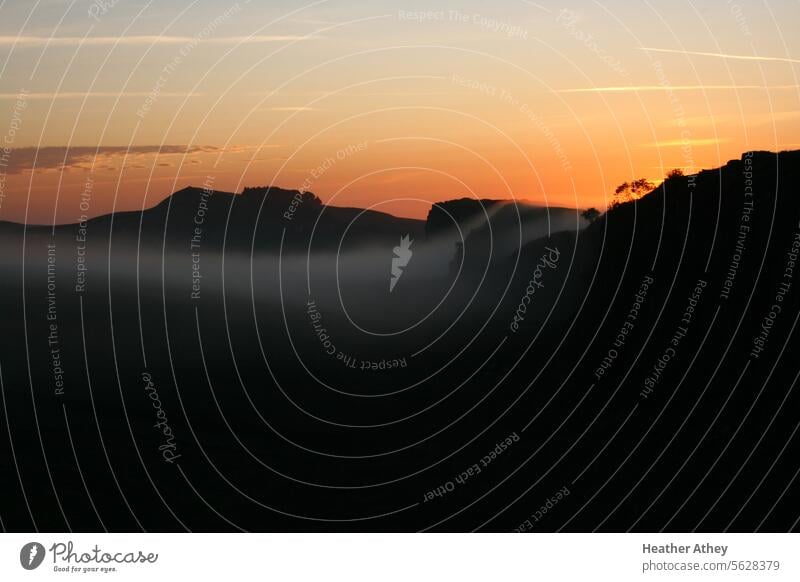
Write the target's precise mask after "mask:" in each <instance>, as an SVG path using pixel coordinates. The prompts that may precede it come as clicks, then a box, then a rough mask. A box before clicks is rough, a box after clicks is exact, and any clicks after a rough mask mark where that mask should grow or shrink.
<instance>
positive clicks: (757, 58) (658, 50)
mask: <svg viewBox="0 0 800 582" xmlns="http://www.w3.org/2000/svg"><path fill="white" fill-rule="evenodd" d="M641 50H643V51H649V52H654V53H669V54H674V55H694V56H698V57H714V58H718V59H729V60H735V61H762V62H770V61H774V62H778V63H800V59H790V58H788V57H762V56H758V55H731V54H727V53H706V52H701V51H682V50H677V49H662V48H650V47H642V48H641Z"/></svg>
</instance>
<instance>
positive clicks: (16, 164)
mask: <svg viewBox="0 0 800 582" xmlns="http://www.w3.org/2000/svg"><path fill="white" fill-rule="evenodd" d="M254 149H256V146H231V147H228V148H220V147H216V146H207V145H200V146H186V145H164V146H159V145H140V146H130V147H128V146H100V147H92V146H76V147H67V146H47V147H41V148H35V147H24V148H16V149H13V150H11V154H10V155H9V157H8V165H7V166H6V167H5V168H4V170H5V172H6V173H7V174H22V173H24V172H29V171H33V170H35V171H37V172H39V171H52V170H57V171H61V170H63V171H71V170H89V169H91V168H92V167H94V168H97V169H105V170H109V169H116V166H117V165H119V163H120V162H122V163H123V164H124V165H125V166H127V167H146V166H145V165H144V164H142V158H143V157H144V156H152V157H153V158H154V163H157V164H158V165H159V166H164V165H172V164H170V162H168V161H166V160H164V159H163V156H177V155H185V156H196V155H199V154H219V153H238V152H245V151H251V150H254Z"/></svg>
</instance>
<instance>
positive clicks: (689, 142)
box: [643, 137, 730, 148]
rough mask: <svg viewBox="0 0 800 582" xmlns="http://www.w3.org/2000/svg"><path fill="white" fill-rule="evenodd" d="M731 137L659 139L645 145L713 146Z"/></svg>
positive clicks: (675, 146)
mask: <svg viewBox="0 0 800 582" xmlns="http://www.w3.org/2000/svg"><path fill="white" fill-rule="evenodd" d="M729 141H730V140H729V139H726V138H716V137H708V138H697V139H671V140H667V141H657V142H654V143H648V144H644V146H643V147H646V148H677V147H686V146H690V147H702V146H712V145H717V144H721V143H727V142H729Z"/></svg>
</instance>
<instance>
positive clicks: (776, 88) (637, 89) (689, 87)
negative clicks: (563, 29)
mask: <svg viewBox="0 0 800 582" xmlns="http://www.w3.org/2000/svg"><path fill="white" fill-rule="evenodd" d="M799 88H800V85H767V86H765V85H637V86H628V87H585V88H581V89H559V90H557V91H556V93H632V92H645V91H753V90H756V91H786V90H792V91H795V90H797V89H799Z"/></svg>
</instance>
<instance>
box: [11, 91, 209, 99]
mask: <svg viewBox="0 0 800 582" xmlns="http://www.w3.org/2000/svg"><path fill="white" fill-rule="evenodd" d="M202 95H203V93H168V92H164V93H159V94H158V96H159V98H160V97H200V96H202ZM149 96H150V92H138V91H134V92H129V91H126V92H123V93H114V92H113V91H92V92H83V93H81V92H76V91H64V92H61V93H25V94H24V99H26V100H28V99H37V100H42V99H83V98H88V99H108V98H113V99H116V98H117V97H119V98H129V97H139V98H141V97H149ZM19 98H20V94H19V93H0V100H8V99H13V100H17V99H19Z"/></svg>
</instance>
